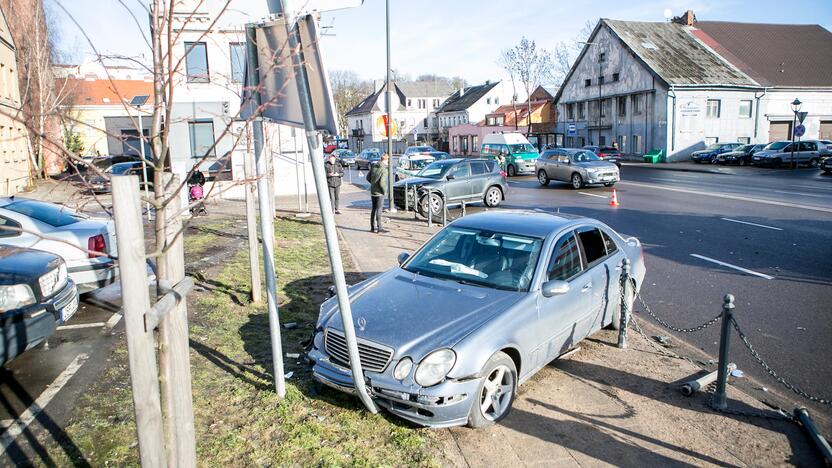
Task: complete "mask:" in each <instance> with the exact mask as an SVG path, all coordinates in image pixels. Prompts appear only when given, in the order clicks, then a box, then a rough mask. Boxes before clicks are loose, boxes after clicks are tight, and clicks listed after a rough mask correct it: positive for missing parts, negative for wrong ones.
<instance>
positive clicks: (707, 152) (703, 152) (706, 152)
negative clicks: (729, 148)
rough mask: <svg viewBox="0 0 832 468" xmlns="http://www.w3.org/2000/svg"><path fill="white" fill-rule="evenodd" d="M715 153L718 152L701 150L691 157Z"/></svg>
mask: <svg viewBox="0 0 832 468" xmlns="http://www.w3.org/2000/svg"><path fill="white" fill-rule="evenodd" d="M715 152H716V150H699V151H694V152H693V153H691V155H693V156H698V155H700V154H711V153H715Z"/></svg>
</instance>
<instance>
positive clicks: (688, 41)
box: [601, 19, 759, 86]
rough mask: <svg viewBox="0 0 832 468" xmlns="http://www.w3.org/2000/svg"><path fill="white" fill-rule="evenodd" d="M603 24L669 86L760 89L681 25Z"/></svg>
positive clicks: (603, 20) (640, 22)
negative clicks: (748, 87) (746, 87)
mask: <svg viewBox="0 0 832 468" xmlns="http://www.w3.org/2000/svg"><path fill="white" fill-rule="evenodd" d="M601 21H602V23H604V24H605V25H607V26H608V27H609V28H610V30H611V31H612V32H613V33H614V34H615V35H616V36H617V37H618V38H619V39H621V41H622V42H623V43H624V45H625V46H626V47H627V48H628V49H630V51H631V52H632V53H633V54H634V55H635V56H636V58H637V59H639V60H640V61H641V62H642V63H643V64H644V65H646V66H647V67H648V69H650V70H651V71H652V72H653V73H655V74H656V75H658V76H659V77H660V78H661V79H662V80H663V81H664V82H665V83H667V84H668V85H676V86H684V85H694V86H702V85H711V86H759V85H758V83H756V82H755V81H754V80H752V79H751V78H750V77H749V76H748V75H746V74H745V73H743V72H741V71H740V70H739V69H737V68H736V67H735V66H733V65H732V64H730V63H729V62H728V61H727V60H725V59H723V58H722V57H720V56H719V55H717V54H716V53H714V51H713V50H711V49H710V48H708V47H707V46H706V45H705V44H704V43H702V42H701V41H699V40H697V38H696V37H694V35H693V34H691V32H690V29H691V28H689V27H688V26H684V25H681V24H677V23H652V22H643V21H618V20H609V19H602V20H601Z"/></svg>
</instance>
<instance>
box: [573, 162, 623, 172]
mask: <svg viewBox="0 0 832 468" xmlns="http://www.w3.org/2000/svg"><path fill="white" fill-rule="evenodd" d="M575 165H576V166H578V167H583V168H586V169H616V170H617V169H618V166H616V165H615V164H613V163H611V162H607V161H587V162H579V163H575Z"/></svg>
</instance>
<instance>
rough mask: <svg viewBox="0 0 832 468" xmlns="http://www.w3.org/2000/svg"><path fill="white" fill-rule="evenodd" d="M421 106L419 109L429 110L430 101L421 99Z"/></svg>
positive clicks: (419, 101)
mask: <svg viewBox="0 0 832 468" xmlns="http://www.w3.org/2000/svg"><path fill="white" fill-rule="evenodd" d="M417 103H418V104H419V109H427V108H428V100H427V99H419V100H418V101H417Z"/></svg>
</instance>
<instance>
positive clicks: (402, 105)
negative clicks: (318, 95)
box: [347, 80, 453, 152]
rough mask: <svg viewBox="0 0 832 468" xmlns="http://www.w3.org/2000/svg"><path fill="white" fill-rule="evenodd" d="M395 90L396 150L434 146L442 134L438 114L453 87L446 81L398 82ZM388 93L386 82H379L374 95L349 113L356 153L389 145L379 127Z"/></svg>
mask: <svg viewBox="0 0 832 468" xmlns="http://www.w3.org/2000/svg"><path fill="white" fill-rule="evenodd" d="M394 88H395V92H394V93H393V95H392V101H393V105H392V107H393V120H394V121H395V122H396V127H397V130H398V131H397V132H396V134H395V135H394V139H395V140H397V141H396V142H395V143H396V145H395V147H394V151H395V152H400V151H403V150H404V148H403V146H407V145H414V144H417V143H422V144H434V143H435V142H436V139H437V137H438V135H439V128H438V122H437V119H436V111H437V109H439V107H440V106H441V105H442V103H444V102H445V100H446V99H448V96H450V95H451V93H452V92H453V88H452V87H451V86H450V85H449V84H448V83H447V82H445V81H417V82H401V83H395V84H394ZM386 90H387V85H386V83H385V82H384V81H382V80H377V81H376V82H375V91H374V92H373V94H371V95H369V96H367V97H366V98H365V99H364V100H363V101H361V102H360V103H359V104H358V105H357V106H355V107H354V108H352V109H350V110H349V112H347V128H348V133H349V135H348V136H349V141H350V147H351V148H352V149H353V150H356V151H361V150H362V149H364V148H369V147H377V148H383V147H384V145H385V144H386V141H387V138H386V137H385V136H384V135H382V133H381V131H380V130H379V128H378V126H377V125H376V122H377V121H378V119H379V118H381V117H382V116H383V115H384V114H385V111H384V109H385V105H386V103H385V99H386Z"/></svg>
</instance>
